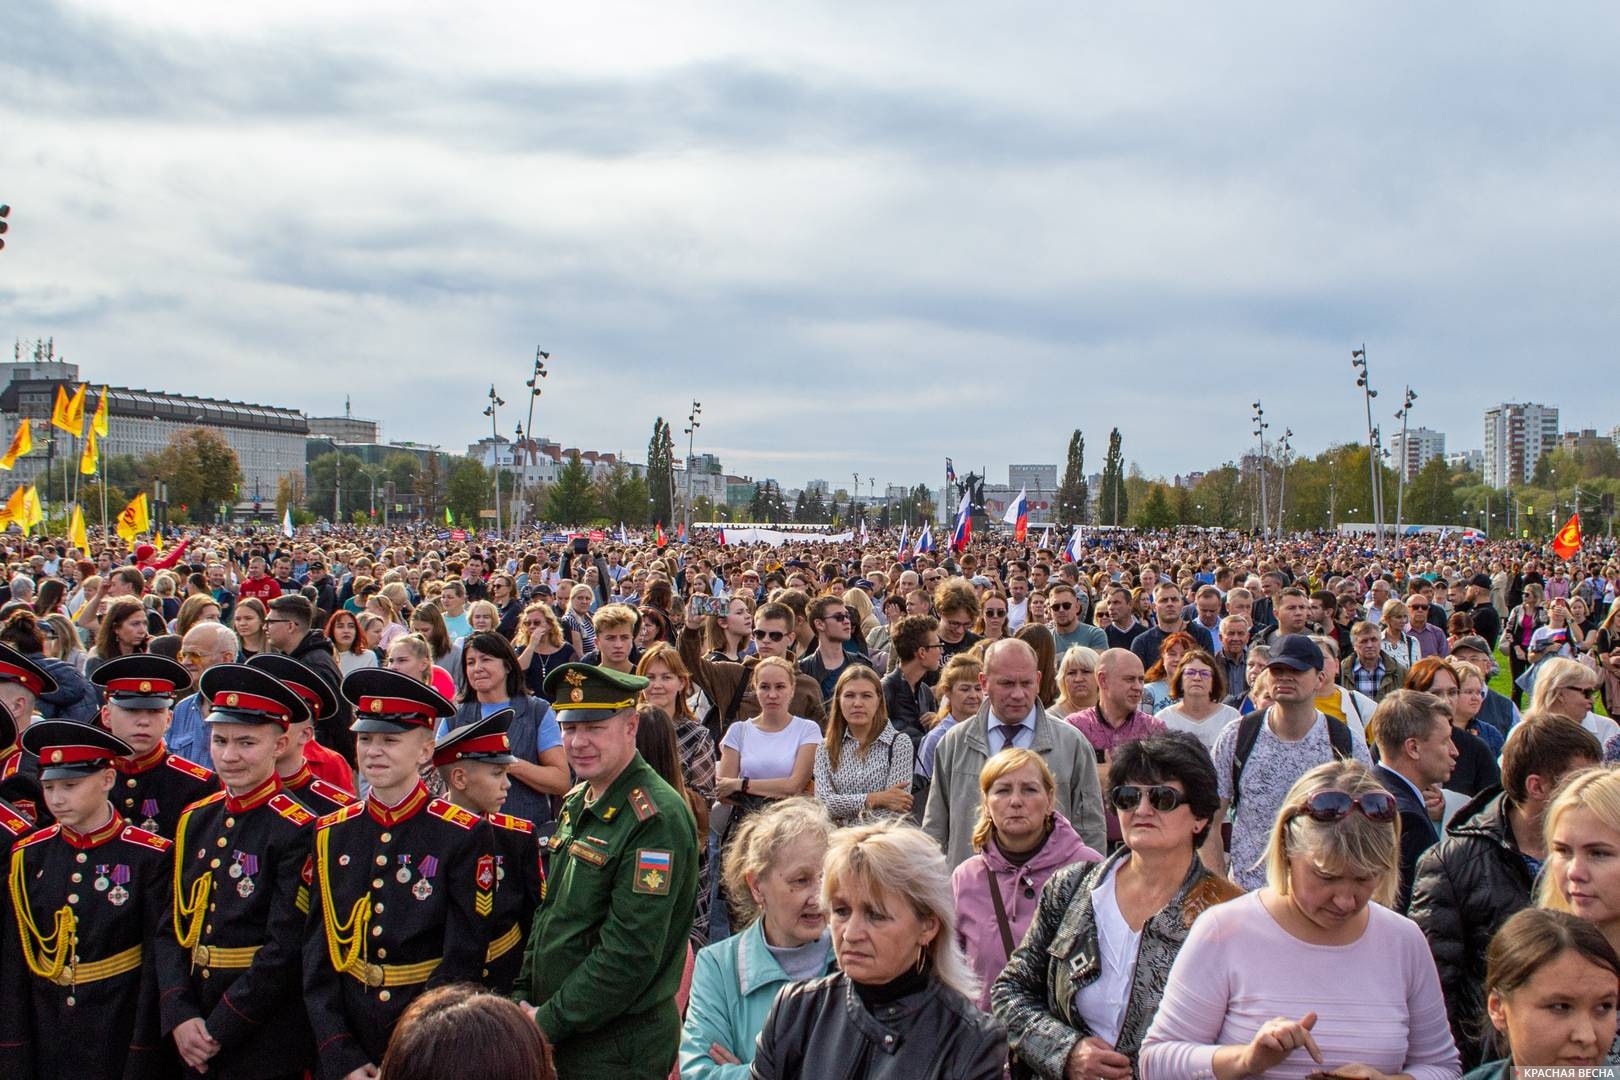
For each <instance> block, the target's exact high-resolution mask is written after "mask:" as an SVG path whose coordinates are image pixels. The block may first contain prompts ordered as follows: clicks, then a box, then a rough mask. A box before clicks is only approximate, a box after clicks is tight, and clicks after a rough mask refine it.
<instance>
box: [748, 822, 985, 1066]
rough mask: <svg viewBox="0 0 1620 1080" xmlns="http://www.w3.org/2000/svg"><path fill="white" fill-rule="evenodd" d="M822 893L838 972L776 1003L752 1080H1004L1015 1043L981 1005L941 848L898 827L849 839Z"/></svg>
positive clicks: (871, 827)
mask: <svg viewBox="0 0 1620 1080" xmlns="http://www.w3.org/2000/svg"><path fill="white" fill-rule="evenodd" d="M821 892H822V902H823V904H824V905H825V907H826V910H827V913H828V916H829V918H830V919H831V923H832V942H833V952H834V954H835V955H836V956H837V958H838V971H837V972H836V973H835V974H832V975H828V976H826V977H824V978H820V979H812V980H810V981H809V982H802V983H795V984H794V985H792V986H789V987H787V988H785V989H783V990H782V991H781V992H780V993H778V994H777V997H776V1001H775V1003H774V1004H773V1005H772V1006H771V1011H770V1014H769V1015H768V1016H767V1017H766V1019H765V1025H764V1028H763V1029H762V1030H761V1032H760V1036H759V1045H758V1049H757V1051H756V1053H755V1057H754V1061H753V1064H752V1066H751V1068H752V1072H751V1074H750V1075H751V1076H752V1077H753V1078H754V1080H798V1078H805V1080H810V1078H819V1077H828V1076H863V1075H880V1076H891V1077H907V1078H912V1077H915V1078H917V1080H937V1078H945V1077H949V1078H952V1080H999V1078H1000V1077H1001V1075H1002V1070H1003V1069H1004V1068H1005V1067H1006V1061H1007V1040H1006V1037H1005V1036H1004V1035H1002V1033H1001V1028H1000V1025H998V1024H997V1023H996V1022H995V1021H994V1020H992V1019H991V1018H990V1017H988V1016H986V1015H985V1014H984V1013H983V1012H981V1011H979V1009H978V1008H976V1007H975V1006H974V1004H973V999H974V998H975V997H976V996H977V995H978V986H977V982H978V980H977V979H975V978H974V975H973V970H972V969H971V968H970V967H968V965H967V961H966V960H965V959H964V958H963V956H962V951H961V949H960V947H959V946H958V945H957V943H956V912H955V907H954V905H953V904H952V902H951V885H950V872H949V869H948V868H947V865H946V862H945V856H944V854H943V853H941V851H940V849H939V845H938V844H936V843H934V841H933V840H931V839H930V838H929V837H928V835H927V834H926V833H924V832H922V831H921V830H919V829H916V828H913V827H912V826H909V825H903V824H900V823H899V822H895V821H887V822H881V823H873V824H865V825H858V826H855V827H854V828H850V829H842V830H840V831H839V832H836V833H834V834H833V838H832V842H831V844H830V845H829V847H828V851H827V860H826V863H825V864H824V866H823V876H822V889H821ZM896 1018H903V1025H901V1026H897V1025H896V1024H895V1020H896ZM897 1033H898V1034H897Z"/></svg>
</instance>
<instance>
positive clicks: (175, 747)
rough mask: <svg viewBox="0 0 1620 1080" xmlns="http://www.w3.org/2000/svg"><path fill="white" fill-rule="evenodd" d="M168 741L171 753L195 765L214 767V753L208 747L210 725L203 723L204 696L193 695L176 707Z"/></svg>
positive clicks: (170, 723) (170, 722) (170, 724)
mask: <svg viewBox="0 0 1620 1080" xmlns="http://www.w3.org/2000/svg"><path fill="white" fill-rule="evenodd" d="M166 741H167V742H168V746H169V753H171V754H177V755H179V756H180V757H183V758H185V759H186V760H187V761H189V762H191V763H192V764H194V765H201V766H203V767H205V768H209V769H212V768H213V767H214V752H213V750H212V749H210V748H209V745H208V725H207V723H205V722H204V721H203V712H202V695H200V694H192V695H191V696H190V697H188V698H185V699H184V700H182V701H181V702H180V703H179V704H177V705H176V706H175V707H174V714H173V718H172V719H171V720H170V721H169V734H168V736H167V739H166Z"/></svg>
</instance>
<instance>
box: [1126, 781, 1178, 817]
mask: <svg viewBox="0 0 1620 1080" xmlns="http://www.w3.org/2000/svg"><path fill="white" fill-rule="evenodd" d="M1144 795H1146V796H1147V801H1148V805H1149V806H1151V807H1153V809H1155V810H1157V811H1158V812H1159V813H1161V814H1168V813H1169V812H1170V811H1172V810H1174V809H1175V808H1176V807H1178V806H1181V805H1183V804H1185V803H1186V802H1187V793H1186V792H1184V791H1177V790H1176V789H1175V788H1173V787H1170V786H1169V785H1168V784H1154V785H1152V786H1151V787H1142V786H1140V785H1138V784H1120V785H1119V786H1118V787H1116V788H1114V790H1112V791H1110V792H1109V793H1108V801H1109V803H1110V804H1112V805H1113V807H1114V809H1115V810H1135V809H1136V808H1137V807H1138V806H1140V805H1141V804H1142V796H1144Z"/></svg>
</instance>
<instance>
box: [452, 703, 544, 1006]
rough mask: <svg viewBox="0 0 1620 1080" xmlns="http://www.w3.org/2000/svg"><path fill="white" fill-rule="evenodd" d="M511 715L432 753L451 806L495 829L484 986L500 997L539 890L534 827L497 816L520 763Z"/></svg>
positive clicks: (470, 728)
mask: <svg viewBox="0 0 1620 1080" xmlns="http://www.w3.org/2000/svg"><path fill="white" fill-rule="evenodd" d="M512 716H513V712H512V710H511V709H502V710H500V711H499V712H496V713H491V714H490V715H489V716H486V717H484V718H483V719H482V720H475V721H474V722H473V723H471V724H468V725H466V726H465V727H459V728H456V729H455V730H454V731H450V732H446V733H445V734H444V735H443V736H441V737H440V738H439V741H438V744H437V745H436V746H435V748H434V750H433V764H434V765H435V766H436V767H437V768H438V770H439V776H440V778H441V779H443V780H444V786H445V791H446V793H447V797H448V799H449V801H450V802H453V803H455V804H456V805H457V806H459V807H461V808H462V809H464V810H471V811H472V812H473V813H475V814H481V815H482V816H483V817H484V820H486V821H488V822H489V824H490V826H491V828H493V830H494V842H495V907H494V910H493V911H492V912H491V914H490V921H489V933H490V941H489V952H488V954H487V955H486V956H485V957H484V976H483V983H484V985H485V986H487V987H489V988H490V989H491V990H494V991H495V992H496V993H500V994H508V993H511V991H512V984H513V983H514V982H515V981H516V980H517V974H518V968H519V967H520V966H521V965H522V963H523V949H522V945H523V943H524V942H525V941H527V940H528V939H529V927H530V925H531V924H532V923H533V921H534V911H535V908H537V907H538V906H539V905H540V888H541V874H540V842H539V840H538V838H537V837H536V835H535V829H534V823H533V822H532V821H529V820H527V819H525V818H520V817H514V816H512V815H511V814H503V813H501V812H500V809H501V804H502V803H503V802H505V801H506V793H507V792H508V791H509V790H511V787H512V781H511V779H510V778H509V777H508V776H507V770H508V769H510V768H511V765H512V763H513V762H514V761H516V760H518V759H517V758H516V757H515V756H514V755H513V754H512V744H511V741H510V740H509V739H508V737H507V729H508V727H509V726H510V725H511V723H512Z"/></svg>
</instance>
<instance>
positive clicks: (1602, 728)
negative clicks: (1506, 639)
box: [1525, 656, 1620, 744]
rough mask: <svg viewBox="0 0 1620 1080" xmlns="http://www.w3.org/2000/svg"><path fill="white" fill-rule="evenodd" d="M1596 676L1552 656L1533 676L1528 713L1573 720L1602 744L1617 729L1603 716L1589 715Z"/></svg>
mask: <svg viewBox="0 0 1620 1080" xmlns="http://www.w3.org/2000/svg"><path fill="white" fill-rule="evenodd" d="M1599 678H1600V677H1599V675H1598V673H1597V672H1595V671H1593V670H1592V669H1591V668H1589V667H1587V666H1586V665H1585V664H1582V663H1580V662H1579V661H1576V660H1568V659H1565V658H1564V657H1561V656H1555V657H1553V658H1552V659H1550V660H1543V661H1542V662H1541V667H1540V669H1539V671H1538V672H1537V673H1536V688H1535V691H1534V692H1533V693H1532V694H1531V695H1530V707H1529V709H1527V710H1525V711H1526V712H1530V713H1543V712H1546V713H1551V714H1553V715H1554V716H1562V717H1564V718H1566V719H1569V720H1573V721H1575V722H1576V723H1577V724H1579V725H1581V727H1583V728H1585V729H1586V730H1587V731H1590V732H1591V733H1592V734H1593V735H1596V736H1597V741H1598V742H1599V743H1604V744H1606V743H1607V742H1608V741H1609V740H1610V739H1611V738H1613V737H1614V736H1615V735H1616V734H1620V725H1617V724H1616V723H1615V722H1614V721H1613V720H1610V719H1609V718H1608V717H1607V716H1599V715H1598V714H1597V713H1595V712H1593V711H1592V703H1593V702H1594V701H1595V700H1596V698H1597V691H1598V682H1599Z"/></svg>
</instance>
